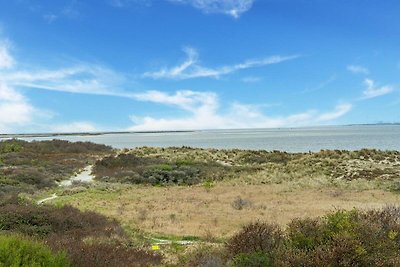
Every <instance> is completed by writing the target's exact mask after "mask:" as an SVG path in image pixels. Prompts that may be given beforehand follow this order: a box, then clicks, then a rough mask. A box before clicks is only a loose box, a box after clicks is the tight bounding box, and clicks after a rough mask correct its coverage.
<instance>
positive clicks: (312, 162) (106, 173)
mask: <svg viewBox="0 0 400 267" xmlns="http://www.w3.org/2000/svg"><path fill="white" fill-rule="evenodd" d="M399 167H400V152H398V151H379V150H373V149H370V150H368V149H363V150H360V151H342V150H322V151H320V152H318V153H311V152H310V153H286V152H280V151H272V152H269V151H247V150H216V149H192V148H188V147H182V148H175V147H172V148H148V147H142V148H137V149H133V150H130V151H128V152H126V153H122V154H120V155H118V156H117V157H106V158H103V159H102V160H100V161H98V162H97V163H96V166H95V168H94V173H95V175H96V177H97V179H98V180H99V181H106V182H120V183H131V184H140V183H143V184H152V185H156V184H161V185H168V184H178V185H182V184H186V185H193V184H198V183H203V182H206V181H209V182H212V181H221V180H225V181H226V180H234V179H242V180H243V181H245V182H246V183H247V184H273V183H283V182H292V183H296V182H301V181H306V180H307V181H308V182H309V183H313V182H314V183H323V184H326V185H329V186H332V185H333V186H335V185H338V184H343V185H345V184H351V183H355V182H357V181H365V182H366V183H368V182H370V183H374V186H375V187H379V186H380V187H386V189H393V190H397V189H398V188H397V187H398V186H399V185H398V184H399V179H400V168H399Z"/></svg>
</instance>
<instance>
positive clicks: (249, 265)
mask: <svg viewBox="0 0 400 267" xmlns="http://www.w3.org/2000/svg"><path fill="white" fill-rule="evenodd" d="M232 265H233V266H234V267H272V266H273V265H272V263H271V260H270V258H269V257H268V255H267V254H265V253H263V252H254V253H241V254H239V255H237V256H235V257H234V258H233V259H232Z"/></svg>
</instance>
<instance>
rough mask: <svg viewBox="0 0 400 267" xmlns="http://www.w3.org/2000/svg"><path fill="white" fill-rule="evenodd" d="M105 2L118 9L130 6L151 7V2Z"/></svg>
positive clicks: (123, 0)
mask: <svg viewBox="0 0 400 267" xmlns="http://www.w3.org/2000/svg"><path fill="white" fill-rule="evenodd" d="M107 2H108V3H109V4H110V5H111V6H113V7H118V8H124V7H130V6H132V5H142V6H151V4H152V0H108V1H107Z"/></svg>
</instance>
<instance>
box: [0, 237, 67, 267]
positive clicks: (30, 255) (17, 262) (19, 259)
mask: <svg viewBox="0 0 400 267" xmlns="http://www.w3.org/2000/svg"><path fill="white" fill-rule="evenodd" d="M0 266H10V267H14V266H15V267H17V266H33V267H34V266H37V267H40V266H43V267H64V266H70V264H69V262H68V260H67V257H66V255H65V253H53V252H52V251H51V250H50V248H48V247H46V246H45V245H43V244H41V243H38V242H34V241H31V240H27V239H24V238H22V237H21V236H5V235H0Z"/></svg>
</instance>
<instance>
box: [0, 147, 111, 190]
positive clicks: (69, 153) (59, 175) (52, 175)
mask: <svg viewBox="0 0 400 267" xmlns="http://www.w3.org/2000/svg"><path fill="white" fill-rule="evenodd" d="M110 153H112V149H111V147H108V146H104V145H97V144H93V143H89V142H76V143H71V142H68V141H62V140H52V141H43V142H26V141H22V140H6V141H1V142H0V196H1V195H4V194H8V193H18V192H34V191H36V190H38V189H44V188H49V187H54V186H56V182H59V181H61V180H64V179H67V178H69V177H70V176H71V175H73V174H74V173H75V172H77V171H79V170H80V169H81V168H83V167H85V166H86V165H87V164H89V163H93V162H94V161H95V160H96V159H97V158H98V157H101V156H104V155H107V154H110Z"/></svg>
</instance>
